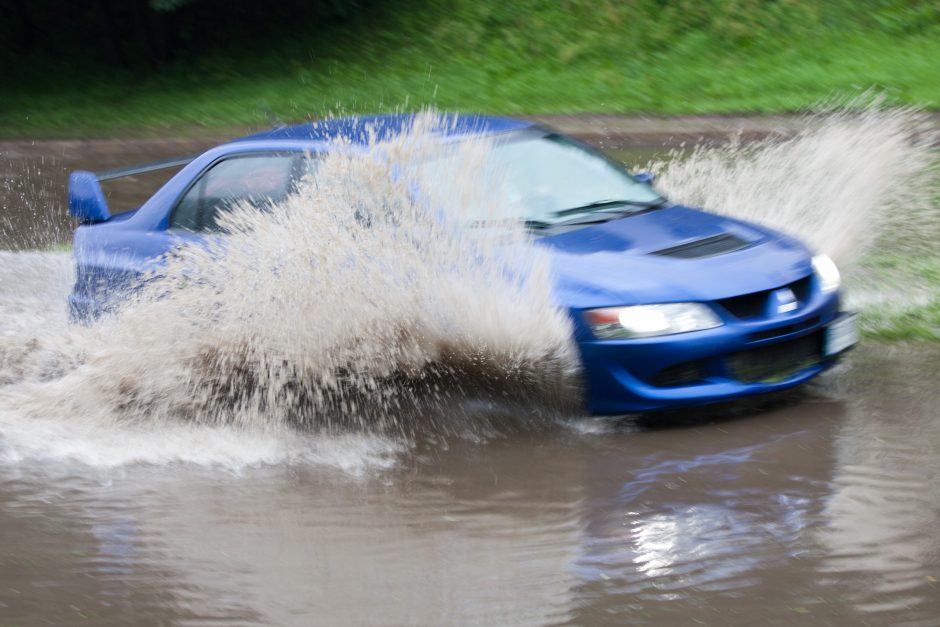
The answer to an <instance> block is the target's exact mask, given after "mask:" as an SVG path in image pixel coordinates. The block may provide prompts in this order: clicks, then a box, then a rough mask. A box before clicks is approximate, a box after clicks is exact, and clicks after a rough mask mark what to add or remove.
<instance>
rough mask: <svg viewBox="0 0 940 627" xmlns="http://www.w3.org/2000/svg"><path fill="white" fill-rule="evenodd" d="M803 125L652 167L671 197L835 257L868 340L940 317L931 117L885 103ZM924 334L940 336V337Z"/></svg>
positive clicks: (855, 104) (857, 104)
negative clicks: (901, 323) (906, 322)
mask: <svg viewBox="0 0 940 627" xmlns="http://www.w3.org/2000/svg"><path fill="white" fill-rule="evenodd" d="M804 121H805V124H804V127H803V129H802V130H800V131H799V132H798V133H796V134H795V135H794V136H792V137H777V138H770V139H766V140H763V141H758V142H753V143H742V142H740V141H732V142H731V143H730V144H728V145H717V146H708V145H705V146H698V147H695V148H693V149H691V150H676V151H673V152H672V153H671V154H670V156H669V159H668V160H665V161H658V162H653V163H651V164H649V166H648V168H649V169H651V170H653V171H656V172H659V173H660V177H659V185H660V187H661V188H662V189H663V191H665V192H666V194H667V195H669V196H670V197H671V198H674V199H677V200H681V201H683V202H685V203H687V204H691V205H696V206H702V207H705V208H707V209H709V210H712V211H716V212H718V213H724V214H727V215H731V216H734V217H737V218H742V219H745V220H751V221H754V222H759V223H762V224H765V225H767V226H770V227H772V228H776V229H778V230H780V231H783V232H786V233H790V234H793V235H796V236H798V237H799V238H800V239H802V240H803V241H804V242H806V243H807V244H808V245H809V246H810V247H811V248H813V249H814V250H816V251H818V252H823V253H827V254H829V255H831V256H832V257H833V258H834V259H835V260H836V262H837V263H838V264H839V266H840V267H841V268H842V271H843V274H844V275H845V276H846V279H847V286H848V292H847V294H848V305H849V307H851V308H854V309H859V310H861V311H862V314H863V317H862V322H863V325H864V327H865V328H866V330H868V331H870V332H874V333H879V332H886V331H887V332H889V334H890V333H891V331H892V330H895V329H896V327H897V321H898V320H901V319H911V318H913V319H919V318H920V317H922V316H924V313H923V312H930V311H932V308H936V309H937V310H938V311H940V285H938V284H937V281H936V275H937V271H938V269H940V254H938V249H937V245H936V242H937V241H938V239H940V169H938V168H937V167H936V166H937V164H938V159H937V149H936V145H937V141H938V138H940V134H938V129H936V128H935V127H934V126H933V125H932V123H931V121H930V118H929V117H928V116H927V115H925V114H924V113H922V112H920V111H918V110H916V109H911V108H886V107H884V106H883V105H882V104H881V102H880V100H878V99H877V98H876V99H875V102H874V103H869V104H868V105H867V106H863V102H862V101H859V100H855V101H852V102H849V103H848V104H847V105H844V106H841V107H839V108H828V109H826V110H824V111H822V112H819V113H814V114H811V115H807V116H806V117H805V118H804ZM926 316H927V317H928V318H929V317H931V316H932V314H930V313H927V314H926ZM928 324H929V323H928ZM934 326H935V325H934ZM895 335H901V336H905V335H906V333H905V332H903V331H902V332H901V333H895ZM919 335H922V336H923V335H926V336H932V337H935V338H938V339H940V328H935V329H934V330H933V332H932V333H931V332H929V330H928V332H926V333H923V332H922V333H919Z"/></svg>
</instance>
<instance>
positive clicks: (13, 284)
mask: <svg viewBox="0 0 940 627" xmlns="http://www.w3.org/2000/svg"><path fill="white" fill-rule="evenodd" d="M441 124H447V119H446V118H438V117H435V116H432V115H427V116H423V117H419V119H418V121H417V122H416V125H415V128H414V129H413V130H412V132H410V133H407V134H404V135H402V136H400V137H397V138H395V139H394V140H392V141H388V142H377V143H376V144H375V145H374V146H373V148H372V149H371V150H370V151H368V153H363V152H357V151H354V150H351V149H347V150H337V151H334V152H332V153H330V154H329V155H326V156H324V157H322V158H321V159H319V160H318V165H317V170H316V175H315V177H313V178H311V179H310V180H308V181H306V182H305V183H304V184H303V185H302V189H301V190H300V192H299V193H297V194H296V195H294V196H292V197H291V198H289V199H287V200H286V201H284V202H283V203H281V204H279V206H277V207H274V208H272V209H271V210H270V211H266V212H258V211H257V210H255V209H251V208H249V207H238V208H236V209H235V210H234V211H232V212H231V214H229V215H228V216H227V217H226V218H225V219H224V227H225V228H226V229H227V230H228V231H229V235H227V236H226V237H225V238H224V239H223V240H221V241H220V242H218V243H214V244H210V245H208V246H204V247H200V246H190V247H185V248H183V249H181V250H179V251H178V252H177V253H176V254H175V255H174V256H172V257H171V258H170V259H168V261H167V263H166V265H165V266H164V267H163V268H162V269H161V270H160V271H159V272H158V273H157V274H156V275H155V276H153V277H149V278H148V281H147V282H146V283H145V285H144V286H143V288H142V290H141V291H140V292H139V294H137V295H136V296H135V297H134V298H133V299H131V300H130V301H129V302H128V303H127V305H126V306H125V307H124V308H123V310H122V311H121V313H120V314H119V315H118V316H116V317H114V318H111V319H108V320H104V321H102V322H101V323H100V324H97V325H95V326H93V327H70V326H68V324H67V322H66V320H65V313H64V312H65V304H64V303H65V297H66V295H67V293H68V290H69V288H70V281H71V278H70V261H69V259H68V256H67V255H65V254H54V253H2V255H3V259H2V261H3V263H2V264H0V279H2V282H0V313H2V318H3V322H0V435H2V437H0V458H5V459H7V460H18V459H22V458H24V457H54V458H67V459H79V460H81V461H83V462H85V463H90V464H96V465H115V464H123V463H130V462H149V463H165V462H168V461H175V460H185V461H190V462H196V463H211V464H223V465H235V466H240V465H244V464H256V463H276V462H283V461H302V462H308V463H323V464H327V465H331V466H337V467H340V468H343V469H345V470H353V471H356V470H361V469H362V468H364V467H374V466H384V465H387V464H388V463H390V461H389V460H390V459H391V458H392V457H394V456H395V455H397V454H399V453H400V452H401V451H402V450H405V449H406V448H408V447H409V446H410V445H411V444H410V443H413V442H414V441H415V438H416V437H418V436H420V435H421V434H422V433H437V434H440V433H442V432H444V433H449V432H462V433H468V432H469V433H474V434H479V433H480V432H481V430H482V431H485V430H486V429H488V428H492V425H486V424H485V421H481V420H482V419H479V418H476V419H474V420H468V419H467V417H466V416H462V414H463V412H461V411H460V410H461V408H462V407H464V406H465V405H466V401H467V400H469V399H483V400H484V401H486V402H492V401H493V400H494V399H509V400H514V401H516V402H517V403H520V404H524V405H525V406H526V407H529V408H531V407H537V408H540V410H539V411H536V412H532V411H526V412H516V413H517V414H524V415H528V416H533V418H532V420H534V421H536V422H543V421H546V420H547V418H546V415H547V414H551V411H547V410H553V411H559V410H561V411H570V410H571V408H572V407H575V406H577V402H578V391H577V381H578V377H577V370H578V365H577V362H576V358H575V351H574V350H573V348H572V344H571V333H570V327H569V322H568V320H567V318H566V316H565V314H564V313H563V312H562V311H560V310H559V309H558V308H557V307H556V306H555V305H554V303H553V302H552V298H551V282H552V277H551V275H550V272H549V265H548V260H547V259H546V258H545V256H544V254H543V253H542V252H541V251H540V249H539V248H538V247H537V246H535V245H533V243H532V242H531V241H530V239H529V238H528V236H527V234H526V233H524V232H523V231H522V230H521V229H520V228H519V227H518V226H511V225H510V226H506V227H505V228H503V227H501V228H499V229H468V228H465V227H464V226H463V225H464V224H465V223H466V215H465V214H466V212H467V211H468V208H471V207H473V208H477V207H493V208H494V209H490V210H489V213H488V214H487V215H486V216H485V218H486V219H487V220H491V221H493V222H495V223H500V224H503V223H505V222H506V221H504V220H500V217H501V216H500V215H499V207H500V206H501V204H500V203H499V202H496V200H497V199H498V198H499V197H500V190H501V185H500V181H499V180H498V178H494V177H493V176H492V174H491V173H490V174H487V175H484V169H483V167H482V166H483V164H485V163H486V159H487V154H488V151H489V149H490V146H491V143H490V142H489V141H486V140H474V141H466V142H460V143H459V144H458V145H457V148H454V147H453V145H452V146H451V148H449V149H450V150H454V149H457V150H460V151H461V152H462V154H461V159H460V162H461V164H462V165H463V166H464V168H463V169H462V170H461V171H460V172H453V171H449V172H443V171H440V170H438V171H434V169H433V168H431V170H430V176H431V177H432V178H433V179H434V180H445V181H446V185H431V184H428V176H429V173H428V171H427V170H424V169H422V168H424V167H425V166H424V165H420V166H419V165H414V167H411V166H403V164H434V163H437V162H442V161H443V160H441V159H440V157H441V156H442V154H443V153H442V150H443V149H442V147H441V144H440V142H437V141H436V140H435V139H434V135H435V130H436V129H437V128H438V127H439V126H440V125H441ZM926 137H927V134H926V131H925V125H924V121H923V118H922V117H921V116H920V114H918V113H917V112H915V111H911V110H907V109H893V110H892V109H883V108H879V107H871V108H868V109H864V110H862V111H854V112H850V111H846V110H839V111H834V112H828V113H824V114H818V115H815V116H811V117H809V118H807V124H806V128H805V129H804V130H803V131H802V132H800V133H798V134H797V135H796V136H794V137H791V138H774V139H770V140H767V141H763V142H757V143H754V144H747V145H745V144H740V143H734V144H732V145H730V146H723V147H702V148H697V149H694V150H692V151H691V152H688V153H682V154H677V155H674V156H673V159H672V160H671V161H669V162H664V163H659V164H653V165H654V168H655V169H657V170H659V171H660V186H661V187H662V189H663V190H664V191H666V192H667V194H670V195H671V196H672V197H674V198H675V199H677V200H681V201H684V202H687V203H689V204H700V205H703V206H705V207H706V208H709V209H713V210H716V211H719V212H723V213H728V214H733V215H736V216H738V217H742V218H745V219H751V220H754V221H757V222H762V223H765V224H768V225H770V226H773V227H776V228H779V229H781V230H784V231H787V232H791V233H794V234H796V235H798V236H800V237H803V238H804V239H806V240H807V241H808V242H809V243H810V244H811V245H812V246H814V247H815V248H816V249H818V250H821V251H826V252H829V253H831V254H833V256H834V257H836V258H837V260H838V261H839V262H840V263H842V264H843V265H847V266H852V265H853V264H857V263H858V261H859V260H860V259H861V258H862V257H863V254H864V252H865V251H868V250H872V249H874V250H875V251H877V250H879V248H880V247H883V246H886V245H887V244H886V242H899V241H904V242H906V244H905V245H906V246H908V247H909V249H913V250H918V249H923V248H925V247H926V245H927V242H928V241H929V239H928V238H925V237H924V233H927V232H935V231H936V228H937V226H936V225H937V223H938V220H937V211H936V205H934V204H931V201H932V199H931V198H930V194H931V193H932V191H933V187H932V186H933V180H932V178H931V177H932V176H933V174H934V173H933V172H932V170H931V168H930V165H931V160H932V159H933V158H934V156H933V154H932V153H931V149H930V147H929V142H928V140H927V138H926ZM347 148H348V147H347ZM422 176H423V177H424V178H423V179H421V177H422ZM418 179H421V181H422V182H421V184H420V185H418V186H417V187H418V188H419V189H420V190H421V193H420V194H416V193H415V189H416V186H415V181H416V180H418ZM930 229H934V231H930ZM40 287H41V288H42V289H37V288H40ZM933 289H935V288H933ZM298 426H300V427H303V428H302V429H300V430H298V429H297V427H298Z"/></svg>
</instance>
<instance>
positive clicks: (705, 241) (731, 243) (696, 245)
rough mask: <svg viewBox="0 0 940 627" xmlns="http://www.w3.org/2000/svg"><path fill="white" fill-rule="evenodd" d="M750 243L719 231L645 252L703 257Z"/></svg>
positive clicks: (680, 257) (745, 246)
mask: <svg viewBox="0 0 940 627" xmlns="http://www.w3.org/2000/svg"><path fill="white" fill-rule="evenodd" d="M750 245H751V243H750V242H748V241H747V240H745V239H742V238H740V237H738V236H737V235H732V234H731V233H721V234H720V235H712V236H710V237H703V238H702V239H697V240H694V241H692V242H686V243H684V244H679V245H678V246H670V247H669V248H663V249H662V250H654V251H651V252H649V253H647V254H649V255H657V256H659V257H675V258H677V259H701V258H703V257H714V256H716V255H724V254H726V253H731V252H734V251H736V250H742V249H744V248H747V247H748V246H750Z"/></svg>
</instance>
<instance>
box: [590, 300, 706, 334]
mask: <svg viewBox="0 0 940 627" xmlns="http://www.w3.org/2000/svg"><path fill="white" fill-rule="evenodd" d="M585 316H586V318H587V322H588V325H590V327H591V331H592V332H593V333H594V336H595V337H597V338H598V339H601V340H621V339H630V338H638V337H655V336H657V335H672V334H674V333H687V332H689V331H702V330H704V329H714V328H715V327H720V326H721V325H722V322H721V319H719V318H718V316H717V315H715V312H713V311H712V310H711V309H709V308H708V307H707V306H705V305H703V304H701V303H666V304H662V305H634V306H631V307H605V308H604V309H589V310H588V311H586V312H585Z"/></svg>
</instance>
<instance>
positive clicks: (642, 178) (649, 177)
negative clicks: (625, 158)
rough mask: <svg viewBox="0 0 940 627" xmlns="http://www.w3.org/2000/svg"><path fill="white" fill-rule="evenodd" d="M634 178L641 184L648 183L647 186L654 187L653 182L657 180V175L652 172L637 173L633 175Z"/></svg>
mask: <svg viewBox="0 0 940 627" xmlns="http://www.w3.org/2000/svg"><path fill="white" fill-rule="evenodd" d="M633 178H635V179H636V180H637V181H639V182H640V183H646V184H647V185H652V184H653V182H654V181H655V180H656V175H655V174H653V173H652V172H645V171H644V172H637V173H636V174H634V175H633Z"/></svg>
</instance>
